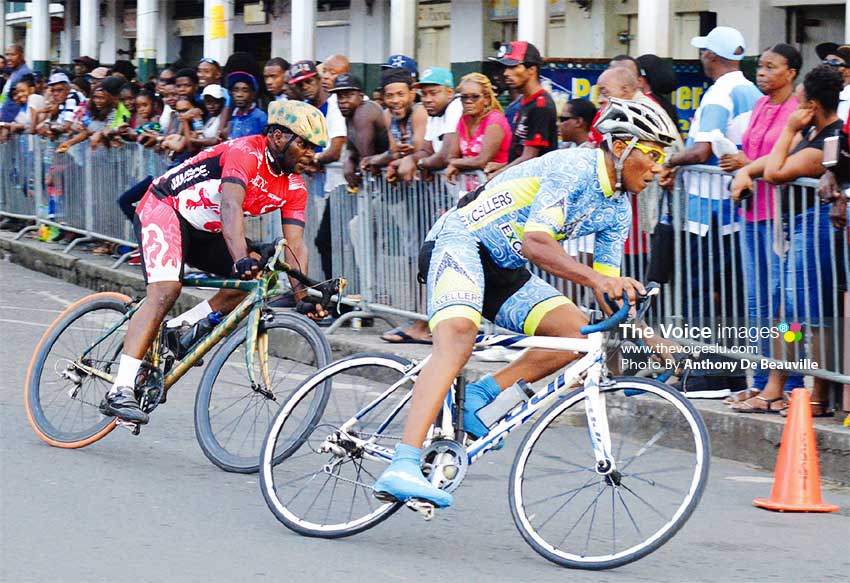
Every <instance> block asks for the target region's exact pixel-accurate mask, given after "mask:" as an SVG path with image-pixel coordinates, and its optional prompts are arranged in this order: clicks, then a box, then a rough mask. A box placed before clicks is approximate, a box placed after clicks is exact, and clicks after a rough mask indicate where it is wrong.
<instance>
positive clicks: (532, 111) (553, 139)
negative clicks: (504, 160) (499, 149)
mask: <svg viewBox="0 0 850 583" xmlns="http://www.w3.org/2000/svg"><path fill="white" fill-rule="evenodd" d="M511 125H512V126H513V128H514V135H513V139H511V150H510V154H509V156H508V162H513V161H514V160H516V159H517V158H519V157H520V156H521V155H522V150H523V148H525V147H526V146H533V147H535V148H539V149H540V154H541V155H542V154H546V153H548V152H551V151H553V150H557V149H558V110H557V109H556V108H555V102H554V101H553V100H552V96H551V95H549V92H548V91H546V90H545V89H542V88H541V89H540V91H538V92H537V93H535V94H534V95H532V96H530V97H524V98H523V99H522V101H520V106H519V109H518V110H517V112H516V115H515V116H514V120H513V123H512V124H511Z"/></svg>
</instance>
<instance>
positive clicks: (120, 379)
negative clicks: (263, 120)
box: [100, 101, 328, 423]
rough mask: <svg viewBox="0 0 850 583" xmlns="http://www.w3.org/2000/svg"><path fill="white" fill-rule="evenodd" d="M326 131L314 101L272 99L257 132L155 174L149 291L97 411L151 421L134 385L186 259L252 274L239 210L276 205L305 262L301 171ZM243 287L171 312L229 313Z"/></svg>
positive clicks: (147, 256)
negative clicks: (110, 386) (186, 310)
mask: <svg viewBox="0 0 850 583" xmlns="http://www.w3.org/2000/svg"><path fill="white" fill-rule="evenodd" d="M327 135H328V134H327V127H326V125H325V118H324V116H323V115H322V114H321V112H319V110H317V109H316V108H315V107H313V106H311V105H308V104H306V103H303V102H299V101H276V102H273V103H272V104H271V105H270V106H269V112H268V125H267V126H266V129H265V132H264V133H263V135H259V136H247V137H244V138H239V139H235V140H230V141H227V142H224V143H222V144H219V145H217V146H213V147H211V148H207V149H205V150H203V151H202V152H200V153H199V154H197V155H196V156H194V157H193V158H190V159H189V160H187V161H186V162H184V163H183V164H180V165H179V166H176V167H175V168H172V169H171V170H169V171H168V172H166V173H165V174H164V175H162V176H160V177H159V178H157V179H156V180H154V181H153V184H151V186H150V188H149V189H148V191H147V193H146V194H145V196H144V197H143V198H142V200H141V201H140V202H139V205H138V207H137V209H136V217H135V221H134V227H135V231H136V237H137V238H138V240H139V243H140V249H141V253H142V258H143V261H142V263H143V266H144V273H145V280H146V283H147V300H146V301H145V303H144V304H142V306H141V307H140V308H139V310H138V311H137V312H136V313H135V314H134V315H133V317H132V319H131V320H130V323H129V327H128V330H127V335H126V337H125V339H124V348H123V352H122V354H121V359H120V361H119V365H118V372H117V374H116V375H115V381H114V383H113V385H112V388H110V390H109V392H107V394H106V396H105V397H104V400H103V402H102V403H101V406H100V409H101V412H103V413H104V414H105V415H113V416H115V417H119V418H121V419H125V420H127V421H133V422H136V423H147V421H148V416H147V414H146V413H145V412H144V411H142V410H141V408H140V407H139V404H138V402H137V401H136V397H135V394H134V388H133V386H134V384H135V379H136V375H137V373H138V371H139V367H140V366H141V362H142V361H141V359H142V358H143V357H144V354H145V352H147V350H148V348H149V347H150V345H151V343H152V342H153V339H154V337H155V335H156V334H157V333H158V331H159V326H160V324H161V323H162V320H163V318H165V315H166V314H167V313H168V311H169V310H170V309H171V307H172V306H173V305H174V302H175V300H176V299H177V297H178V296H179V295H180V290H181V288H182V284H181V281H180V280H181V276H182V274H183V265H184V264H185V263H189V264H190V265H192V266H193V267H197V268H199V269H202V270H204V271H207V272H210V273H213V274H215V275H218V276H223V277H239V278H241V279H253V278H254V277H256V276H257V273H258V272H259V270H260V267H261V266H260V264H259V262H258V260H257V259H256V258H254V257H251V256H250V255H249V249H248V241H247V240H246V239H245V222H244V218H243V217H244V216H245V215H248V216H256V215H260V214H264V213H268V212H272V211H275V210H279V211H280V213H281V219H282V222H283V235H284V237H285V238H286V240H287V242H288V245H289V249H288V250H287V257H286V260H287V261H288V262H291V263H292V264H294V265H299V266H301V269H302V270H303V271H306V270H307V267H308V265H307V248H306V246H305V244H304V240H303V235H304V211H305V208H306V201H307V188H306V186H305V184H304V181H303V180H302V178H301V177H300V176H298V174H297V173H299V172H301V171H302V170H303V169H304V168H305V167H306V166H308V165H309V164H310V163H311V161H312V159H313V153H314V151H315V149H316V148H318V147H320V146H326V145H327V141H328V138H327ZM292 283H293V289H298V286H297V285H296V283H295V282H292ZM303 293H304V292H303V291H302V292H300V293H298V294H297V296H298V295H303ZM243 297H244V295H243V293H242V292H239V291H236V290H221V291H219V292H218V293H217V294H216V295H215V296H213V297H212V298H210V300H209V301H206V302H202V303H201V304H199V305H198V306H195V307H194V308H192V309H191V310H189V311H188V312H186V313H185V314H181V315H180V316H178V318H175V320H181V321H186V323H188V324H193V323H196V322H199V321H200V320H202V319H203V318H205V317H206V316H207V315H208V314H209V313H211V312H221V313H222V314H226V313H228V312H230V311H231V310H232V309H233V308H235V307H236V306H237V305H238V304H239V302H240V301H241V299H242V298H243ZM296 299H299V298H298V297H296Z"/></svg>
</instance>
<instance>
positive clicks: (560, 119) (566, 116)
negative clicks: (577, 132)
mask: <svg viewBox="0 0 850 583" xmlns="http://www.w3.org/2000/svg"><path fill="white" fill-rule="evenodd" d="M570 119H578V116H577V115H562V116H561V117H559V118H558V121H567V120H570Z"/></svg>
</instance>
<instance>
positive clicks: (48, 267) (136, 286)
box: [0, 232, 850, 484]
mask: <svg viewBox="0 0 850 583" xmlns="http://www.w3.org/2000/svg"><path fill="white" fill-rule="evenodd" d="M63 250H64V248H63V247H62V246H61V245H58V244H55V243H42V242H38V241H33V240H31V239H21V240H15V239H14V238H13V234H10V233H6V232H4V233H2V235H0V255H2V257H3V259H6V260H8V261H11V262H12V263H16V264H18V265H21V266H23V267H26V268H28V269H31V270H33V271H37V272H40V273H44V274H46V275H49V276H51V277H55V278H58V279H62V280H64V281H67V282H69V283H73V284H76V285H79V286H81V287H85V288H88V289H91V290H94V291H117V292H121V293H125V294H127V295H130V296H136V295H142V294H143V293H144V280H143V279H142V276H141V274H140V273H138V272H137V269H135V268H132V269H131V268H127V267H124V268H120V269H112V268H111V263H112V262H113V261H114V260H113V259H112V258H109V257H98V256H92V255H89V254H88V253H85V252H84V251H80V252H72V253H67V254H66V253H64V252H63ZM209 295H210V294H209V293H208V292H204V291H202V290H184V291H183V293H182V294H181V296H180V299H179V300H178V303H177V308H176V311H184V310H187V309H189V308H190V307H191V306H193V305H195V304H196V303H197V302H198V301H200V300H201V299H204V298H207V297H209ZM328 339H329V341H330V344H331V347H332V349H333V352H334V357H335V358H341V357H343V356H348V355H350V354H355V353H357V352H366V351H370V350H378V351H383V352H392V353H394V354H397V355H399V356H402V357H405V358H422V357H423V356H424V355H425V354H427V350H428V349H427V347H423V346H410V345H391V344H386V343H382V342H380V340H378V338H377V336H376V335H375V334H373V333H369V332H365V331H364V332H360V333H351V332H348V333H342V334H340V335H336V334H335V335H331V336H329V337H328ZM496 366H497V365H495V366H494V365H491V364H488V363H482V362H471V363H470V365H469V366H468V367H467V373H468V375H469V376H470V377H471V378H478V377H479V376H481V375H483V374H485V373H486V372H487V371H491V370H493V369H494V368H496ZM694 404H695V405H696V407H697V409H698V410H699V411H700V414H701V415H702V417H703V419H704V420H705V423H706V425H707V426H708V430H709V433H710V435H711V446H712V454H713V455H716V456H718V457H722V458H726V459H731V460H735V461H739V462H743V463H747V464H751V465H754V466H757V467H761V468H765V469H768V470H772V469H773V466H774V463H775V460H776V457H777V454H778V453H779V443H780V441H781V438H782V430H783V428H784V426H785V423H784V420H783V419H781V418H780V417H779V416H774V415H745V414H741V413H735V412H733V411H731V410H729V409H728V408H727V407H726V406H724V405H723V404H722V403H720V402H717V401H694ZM815 438H816V441H817V447H818V455H819V458H820V470H821V475H822V476H823V477H824V478H826V479H829V480H832V481H835V482H839V483H842V484H848V483H850V475H848V471H847V469H848V467H850V430H848V429H846V428H844V427H843V426H842V425H841V423H840V421H838V420H837V419H818V420H816V423H815Z"/></svg>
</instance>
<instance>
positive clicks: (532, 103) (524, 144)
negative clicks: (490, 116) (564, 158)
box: [484, 41, 558, 180]
mask: <svg viewBox="0 0 850 583" xmlns="http://www.w3.org/2000/svg"><path fill="white" fill-rule="evenodd" d="M490 60H491V61H495V62H497V63H499V64H500V65H502V66H503V67H504V70H503V75H504V78H505V83H506V84H507V86H508V87H510V88H511V89H519V90H520V91H522V100H521V102H520V106H519V109H518V110H517V112H516V115H515V116H514V119H513V120H508V121H509V122H510V123H511V127H513V129H514V134H513V138H512V140H511V149H510V153H509V155H508V163H507V164H503V163H497V162H490V163H489V164H487V166H485V167H484V172H486V173H487V179H488V180H489V179H491V178H493V177H494V176H496V174H498V173H500V172H504V171H505V170H507V169H508V168H511V167H512V166H516V165H517V164H522V163H523V162H525V161H526V160H531V159H532V158H537V157H538V156H542V155H543V154H547V153H549V152H552V151H553V150H557V149H558V112H557V109H556V108H555V102H554V101H553V100H552V96H551V95H550V94H549V92H548V91H546V89H544V88H543V86H542V85H541V84H540V67H542V66H543V57H541V56H540V51H538V50H537V47H535V46H534V45H533V44H531V43H529V42H526V41H513V42H510V43H507V44H504V45H502V47H501V48H500V49H499V52H498V54H497V55H496V56H495V57H490Z"/></svg>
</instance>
